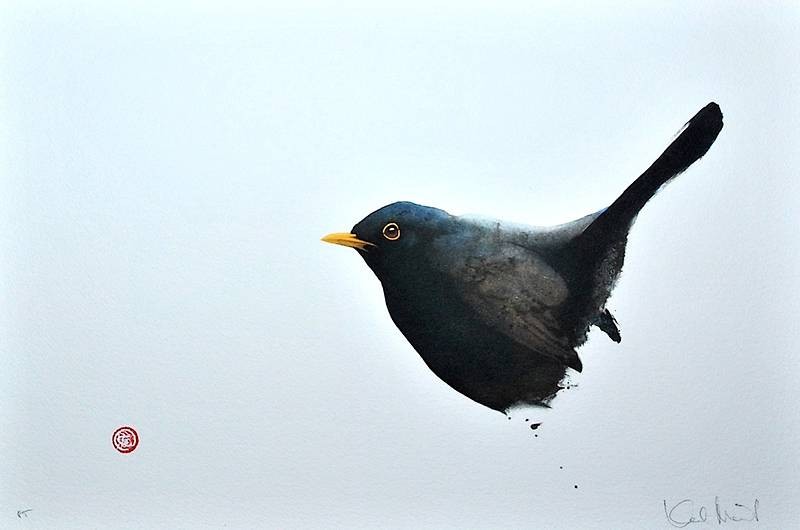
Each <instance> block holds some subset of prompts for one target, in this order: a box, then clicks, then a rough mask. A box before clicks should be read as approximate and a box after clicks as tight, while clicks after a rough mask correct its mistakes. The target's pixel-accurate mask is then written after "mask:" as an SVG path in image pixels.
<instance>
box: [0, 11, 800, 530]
mask: <svg viewBox="0 0 800 530" xmlns="http://www.w3.org/2000/svg"><path fill="white" fill-rule="evenodd" d="M799 14H800V12H799V11H798V8H797V5H796V4H791V3H785V4H771V7H769V8H767V7H764V6H762V5H760V4H756V3H745V2H740V3H738V4H737V3H729V2H724V3H710V4H705V3H704V4H698V5H695V4H694V3H686V4H683V5H682V6H681V7H678V8H670V9H659V8H655V7H653V6H649V5H646V4H645V5H640V6H638V7H633V8H629V7H623V5H622V4H619V5H615V4H607V5H602V6H600V5H596V6H595V7H591V8H586V7H578V6H576V5H573V6H560V7H556V6H543V7H525V6H522V5H517V6H508V7H504V8H503V9H497V8H494V9H492V8H489V7H487V6H470V7H466V8H465V7H461V8H456V7H452V6H438V7H430V6H428V7H422V6H420V7H415V8H408V9H403V10H398V9H358V8H348V9H333V8H330V7H327V8H320V7H313V6H305V7H302V8H295V9H286V8H273V7H269V8H266V7H256V6H251V5H240V6H236V7H230V6H228V7H225V8H222V7H214V6H209V5H202V6H197V5H194V6H191V5H189V4H188V3H187V4H180V3H172V4H170V5H169V6H166V7H165V6H156V5H154V6H151V7H147V8H143V7H133V5H132V4H131V5H128V4H117V5H113V6H109V5H107V4H105V3H79V5H75V6H72V7H64V6H57V5H51V4H46V5H38V6H32V5H29V4H27V3H17V4H6V5H5V6H4V7H3V8H2V15H1V16H0V19H2V22H0V31H2V49H1V51H2V65H3V66H2V73H0V79H1V80H2V81H1V82H2V86H1V88H2V94H1V95H2V98H0V112H1V116H2V120H0V131H2V138H3V141H2V143H1V144H0V145H2V151H0V155H2V166H1V167H2V188H0V223H1V224H0V227H1V228H2V230H0V245H2V247H1V248H0V265H1V266H2V274H0V282H1V284H0V285H1V288H0V296H1V297H2V298H0V309H1V310H2V311H1V312H0V332H1V333H2V337H1V338H2V340H1V341H0V349H2V370H0V432H1V433H2V435H0V527H2V528H40V529H43V528H111V527H120V528H200V527H228V528H255V527H265V528H266V527H270V528H292V527H351V528H356V527H363V528H375V527H391V528H393V527H408V528H417V527H430V528H446V527H463V528H532V527H538V528H553V529H556V528H618V529H622V528H669V525H668V523H667V520H666V518H665V517H664V508H663V505H662V502H663V501H664V500H665V499H666V500H667V501H668V502H670V503H677V502H678V501H680V500H681V499H685V498H687V499H693V500H694V501H695V502H696V503H698V504H697V505H698V506H699V505H700V504H706V505H709V507H710V508H709V509H710V510H712V511H713V502H714V497H715V496H717V495H718V496H720V498H721V500H722V502H724V503H728V504H732V503H735V502H738V503H745V504H746V503H750V504H752V502H753V501H754V499H755V498H758V499H759V503H760V507H759V517H760V520H761V521H760V523H758V524H752V525H748V524H745V523H727V525H730V526H732V527H735V528H748V527H752V528H761V527H763V528H791V527H795V526H797V524H798V515H797V509H796V507H795V501H796V499H797V495H798V493H800V484H798V473H797V471H796V469H797V465H798V448H797V441H798V435H799V434H800V432H798V430H799V429H798V419H800V414H799V413H798V407H797V399H798V397H799V396H798V391H797V388H796V380H797V377H798V375H800V370H799V369H798V368H799V367H798V360H797V359H798V354H797V350H796V347H795V346H796V344H797V340H798V338H799V337H798V326H797V319H798V316H800V307H799V306H798V302H797V300H798V283H799V282H798V279H797V270H798V264H799V261H800V260H799V259H798V258H800V255H799V252H798V251H800V244H798V236H797V227H798V225H799V222H800V215H798V206H800V201H798V192H800V186H798V183H797V182H798V178H797V168H798V166H800V156H798V155H799V154H800V153H799V152H798V135H797V133H798V128H799V127H798V126H799V125H800V120H799V118H800V111H799V109H800V107H798V105H797V99H796V97H797V93H798V88H800V86H798V80H799V79H800V77H799V76H798V62H797V50H798V37H797V35H798V29H800V28H798V21H800V17H799V16H798V15H799ZM711 100H714V101H717V102H719V104H720V105H721V107H722V109H723V112H724V114H725V129H724V130H723V132H722V134H721V135H720V137H719V140H718V141H717V143H716V144H715V145H714V146H713V148H712V149H711V151H710V152H709V154H708V156H707V157H706V158H704V159H703V160H702V161H701V162H699V163H698V164H697V165H695V166H693V167H692V168H691V169H690V170H689V171H688V172H687V173H686V174H684V175H682V176H681V177H680V178H679V179H678V180H676V181H675V182H674V183H672V184H671V185H670V186H668V188H666V189H665V190H663V191H662V193H660V194H659V195H658V196H657V198H656V199H655V200H653V201H652V202H651V203H650V204H648V206H647V207H646V208H645V209H644V211H643V212H642V214H641V216H640V217H639V219H638V221H637V223H636V224H635V226H634V229H633V231H632V233H631V236H630V242H629V246H628V255H627V261H626V267H625V269H624V273H623V277H622V279H621V281H620V283H619V285H618V288H617V290H616V292H615V294H614V296H613V298H612V300H611V302H610V306H611V308H612V309H613V311H614V312H615V314H616V316H617V317H618V319H619V322H620V324H621V328H622V336H623V341H622V343H621V344H619V345H616V344H614V343H612V342H611V341H610V340H608V339H607V338H606V337H605V336H604V335H602V334H601V333H598V332H597V331H593V332H592V334H591V337H590V340H589V342H588V344H587V345H586V346H585V347H583V348H582V350H581V357H582V359H583V363H584V367H585V370H584V373H583V374H582V375H579V376H577V377H575V378H574V381H575V382H577V383H578V384H579V385H580V386H579V388H578V389H577V390H573V391H570V392H566V393H562V394H564V395H563V396H562V397H560V398H559V399H558V400H557V401H556V403H555V407H554V409H553V410H552V411H550V412H549V413H548V414H547V418H546V420H545V423H544V425H543V426H542V427H541V428H540V429H539V431H537V433H538V434H539V436H538V437H534V435H533V434H534V433H533V432H532V431H531V430H530V429H529V428H527V424H526V423H525V421H524V419H525V417H527V416H528V412H519V413H516V412H515V413H514V415H513V417H512V420H511V421H509V420H507V419H506V418H505V417H503V416H502V415H500V414H498V413H496V412H493V411H491V410H489V409H486V408H484V407H481V406H479V405H477V404H475V403H473V402H471V401H470V400H468V399H467V398H465V397H463V396H461V395H460V394H458V393H456V392H454V391H452V390H451V389H450V388H449V387H447V386H446V385H445V384H443V383H442V382H440V381H439V380H438V379H437V378H436V377H435V376H434V375H433V374H432V373H431V372H429V371H428V369H427V368H426V367H425V365H424V364H423V363H422V361H421V360H420V358H419V357H418V356H417V354H416V353H415V352H414V351H413V349H412V348H411V347H410V346H409V345H408V343H407V342H406V341H405V339H404V338H403V336H402V335H401V334H400V332H399V331H398V330H397V329H396V328H395V327H394V326H393V324H392V323H391V321H390V320H389V318H388V315H387V313H386V310H385V307H384V305H383V299H382V293H381V290H380V286H379V284H378V282H377V280H376V279H375V278H374V277H373V275H372V274H371V273H370V271H369V270H368V269H367V267H366V266H365V265H364V264H363V263H362V262H361V260H360V259H359V258H358V257H357V256H356V255H355V253H354V252H352V251H349V250H346V249H343V248H338V247H333V246H331V245H325V244H323V243H321V242H319V237H321V236H322V235H323V234H325V233H328V232H332V231H342V230H348V229H349V228H350V227H351V226H352V225H353V224H354V223H355V222H356V221H358V220H359V219H361V218H362V217H363V216H364V215H366V214H368V213H369V212H371V211H372V210H374V209H376V208H377V207H379V206H382V205H384V204H386V203H388V202H392V201H395V200H400V199H405V200H413V201H416V202H419V203H422V204H430V205H435V206H438V207H441V208H444V209H446V210H448V211H450V212H452V213H480V214H483V215H487V216H495V217H500V218H504V219H508V220H511V221H517V222H525V223H531V224H542V225H544V224H551V223H557V222H563V221H567V220H571V219H573V218H576V217H578V216H581V215H583V214H586V213H588V212H591V211H595V210H597V209H599V208H601V207H603V206H606V205H607V204H609V203H610V202H611V201H612V200H613V199H614V198H615V197H616V196H617V195H618V194H619V193H620V192H621V191H622V190H623V189H624V188H625V187H626V186H627V185H628V184H629V183H630V182H631V181H632V180H633V179H634V178H635V177H636V176H637V175H638V174H639V173H640V172H641V171H642V170H643V169H644V168H646V167H647V165H649V163H650V162H651V161H652V160H653V159H654V158H655V157H656V156H657V155H658V154H659V153H660V152H661V150H662V148H663V147H665V146H666V145H667V143H668V142H669V140H670V138H671V136H672V135H673V134H674V133H675V132H676V131H677V130H678V129H679V128H680V127H681V126H682V124H683V123H684V122H685V121H686V120H687V119H688V118H689V117H691V116H692V115H693V114H694V113H695V112H696V111H697V110H698V109H699V108H700V107H701V106H703V105H705V104H706V103H707V102H708V101H711ZM124 424H130V425H133V426H135V427H136V429H137V430H138V432H139V434H140V436H141V443H140V445H139V447H138V449H137V450H136V451H135V452H134V453H132V454H129V455H121V454H119V453H117V452H116V451H115V450H114V449H113V448H112V446H111V443H110V436H111V433H112V432H113V431H114V429H116V428H117V427H118V426H120V425H124ZM559 466H563V469H559ZM575 485H578V488H577V489H575V487H574V486H575ZM26 509H32V510H33V511H31V512H29V513H28V514H27V517H26V516H24V515H23V516H22V517H18V516H17V510H26ZM708 526H719V525H718V523H717V522H716V520H713V521H710V522H708V523H705V524H698V525H693V527H699V528H703V527H708Z"/></svg>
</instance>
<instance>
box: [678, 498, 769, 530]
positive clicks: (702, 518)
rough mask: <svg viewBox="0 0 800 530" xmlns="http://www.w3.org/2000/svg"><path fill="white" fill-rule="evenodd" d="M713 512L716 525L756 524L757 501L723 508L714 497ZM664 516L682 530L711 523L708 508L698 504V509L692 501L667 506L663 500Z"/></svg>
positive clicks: (684, 500)
mask: <svg viewBox="0 0 800 530" xmlns="http://www.w3.org/2000/svg"><path fill="white" fill-rule="evenodd" d="M714 512H715V515H716V521H717V524H722V523H728V522H732V523H736V522H742V521H746V522H752V521H755V522H758V499H755V500H753V504H752V507H751V505H747V506H745V505H744V504H739V503H734V504H733V505H732V506H724V505H722V504H721V503H720V501H719V497H718V496H717V497H714ZM664 515H665V516H666V518H667V521H668V522H669V524H671V525H672V526H674V527H676V528H684V527H686V526H689V525H690V524H694V523H707V522H709V521H713V520H714V519H713V516H712V519H709V508H708V507H707V506H706V505H704V504H700V505H699V507H698V505H697V504H695V502H694V501H693V500H692V499H683V500H682V501H680V502H679V503H677V504H672V505H668V504H667V500H666V499H664Z"/></svg>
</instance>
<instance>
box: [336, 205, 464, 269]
mask: <svg viewBox="0 0 800 530" xmlns="http://www.w3.org/2000/svg"><path fill="white" fill-rule="evenodd" d="M452 219H453V217H452V216H451V215H450V214H448V213H447V212H445V211H444V210H439V209H438V208H431V207H430V206H421V205H419V204H414V203H413V202H395V203H392V204H389V205H387V206H384V207H383V208H381V209H379V210H376V211H374V212H372V213H371V214H369V215H368V216H366V217H365V218H364V219H362V220H361V221H359V222H358V223H356V225H355V226H354V227H353V229H352V230H351V231H350V232H337V233H333V234H328V235H327V236H325V237H323V238H322V240H323V241H325V242H327V243H334V244H336V245H343V246H346V247H352V248H354V249H356V250H357V251H358V253H359V254H360V255H361V257H362V258H364V261H366V262H367V265H369V267H370V268H371V269H372V271H373V272H374V273H375V274H376V275H377V276H378V278H379V279H380V280H384V279H385V278H386V277H387V276H388V275H390V274H391V273H393V272H401V271H402V272H404V273H407V272H410V270H409V269H416V268H419V267H422V266H424V263H425V259H426V256H427V255H428V249H429V248H430V245H431V243H432V241H433V239H434V238H435V237H436V236H438V235H441V234H443V233H446V232H447V231H448V230H449V229H450V225H451V223H450V221H451V220H452Z"/></svg>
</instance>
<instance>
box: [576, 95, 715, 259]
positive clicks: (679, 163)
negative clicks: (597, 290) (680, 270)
mask: <svg viewBox="0 0 800 530" xmlns="http://www.w3.org/2000/svg"><path fill="white" fill-rule="evenodd" d="M721 130H722V111H721V110H720V108H719V105H717V104H716V103H713V102H712V103H709V104H708V105H706V106H705V107H703V108H702V109H700V112H698V113H697V114H695V115H694V117H693V118H692V119H691V120H689V121H688V122H687V123H686V125H685V126H684V128H683V131H682V132H681V133H680V135H679V136H678V137H677V138H676V139H675V140H674V141H673V142H672V143H671V144H670V145H669V147H667V149H666V150H665V151H664V152H663V153H662V154H661V156H660V157H658V159H657V160H656V161H655V162H653V164H652V165H651V166H650V167H649V168H647V171H645V172H644V173H642V174H641V176H640V177H639V178H637V179H636V180H635V181H634V182H633V184H631V185H630V186H628V189H626V190H625V191H624V192H623V193H622V195H620V196H619V198H618V199H617V200H616V201H614V202H613V204H611V206H609V207H608V208H606V210H605V211H604V212H603V213H602V214H600V215H599V216H598V217H597V219H595V220H594V221H593V222H592V224H590V225H589V226H588V227H586V229H585V230H584V231H583V233H582V234H581V235H580V236H578V238H579V239H581V240H583V241H582V242H583V244H588V245H589V246H591V247H595V248H597V247H601V248H602V247H603V246H604V243H607V242H608V241H609V238H610V239H611V240H614V239H616V238H618V237H620V236H621V235H624V234H627V232H628V229H629V228H630V226H631V223H633V220H634V219H635V218H636V215H637V214H638V213H639V210H641V209H642V207H643V206H644V205H645V203H646V202H647V201H648V200H650V198H651V197H652V196H653V195H655V193H656V192H657V191H658V189H659V188H660V187H661V186H663V185H664V184H665V183H667V182H668V181H670V180H671V179H673V178H674V177H676V176H677V175H679V174H681V173H682V172H684V171H685V170H686V169H687V168H688V167H689V166H691V165H692V164H693V163H695V162H696V161H697V160H698V159H699V158H700V157H702V156H703V155H705V154H706V152H707V151H708V150H709V148H710V147H711V144H713V143H714V140H716V139H717V135H718V134H719V132H720V131H721ZM620 231H621V232H622V234H621V233H620Z"/></svg>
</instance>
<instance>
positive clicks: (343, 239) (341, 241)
mask: <svg viewBox="0 0 800 530" xmlns="http://www.w3.org/2000/svg"><path fill="white" fill-rule="evenodd" d="M322 241H324V242H326V243H333V244H334V245H342V246H345V247H352V248H357V249H359V250H367V247H368V246H371V247H374V246H375V244H374V243H370V242H369V241H362V240H361V239H358V238H357V237H356V235H355V234H350V233H348V232H336V233H333V234H328V235H327V236H325V237H323V238H322Z"/></svg>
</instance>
